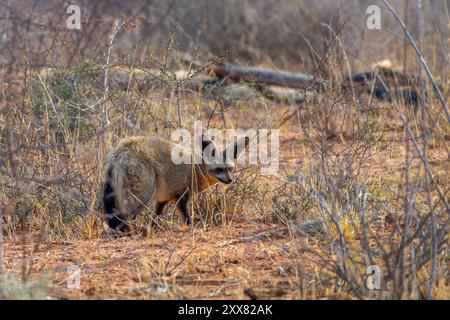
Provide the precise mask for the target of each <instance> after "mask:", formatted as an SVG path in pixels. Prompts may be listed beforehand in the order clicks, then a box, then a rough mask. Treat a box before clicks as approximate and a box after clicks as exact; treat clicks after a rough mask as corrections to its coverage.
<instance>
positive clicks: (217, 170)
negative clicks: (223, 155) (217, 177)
mask: <svg viewBox="0 0 450 320" xmlns="http://www.w3.org/2000/svg"><path fill="white" fill-rule="evenodd" d="M215 171H216V172H217V173H222V172H223V168H217V169H216V170H215Z"/></svg>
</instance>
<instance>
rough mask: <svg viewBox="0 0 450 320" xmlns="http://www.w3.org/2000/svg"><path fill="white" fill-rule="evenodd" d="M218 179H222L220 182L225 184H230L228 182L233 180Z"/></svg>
mask: <svg viewBox="0 0 450 320" xmlns="http://www.w3.org/2000/svg"><path fill="white" fill-rule="evenodd" d="M219 180H220V181H222V182H223V183H225V184H230V183H232V182H233V180H232V179H219Z"/></svg>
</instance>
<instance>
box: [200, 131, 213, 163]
mask: <svg viewBox="0 0 450 320" xmlns="http://www.w3.org/2000/svg"><path fill="white" fill-rule="evenodd" d="M202 153H203V156H204V157H211V158H214V157H215V156H216V146H215V145H214V142H212V141H211V140H210V139H209V138H208V137H206V136H202Z"/></svg>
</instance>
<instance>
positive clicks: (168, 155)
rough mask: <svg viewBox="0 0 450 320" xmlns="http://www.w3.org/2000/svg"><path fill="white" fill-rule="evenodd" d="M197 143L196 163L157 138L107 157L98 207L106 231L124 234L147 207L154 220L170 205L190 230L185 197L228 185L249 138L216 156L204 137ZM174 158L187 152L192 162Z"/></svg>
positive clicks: (122, 146)
mask: <svg viewBox="0 0 450 320" xmlns="http://www.w3.org/2000/svg"><path fill="white" fill-rule="evenodd" d="M201 139H202V140H201V152H200V154H201V155H200V159H198V158H199V157H195V156H194V155H193V152H192V151H191V150H188V149H186V148H184V147H183V146H181V145H179V144H176V143H174V142H172V141H170V140H166V139H164V138H161V137H157V136H154V137H143V136H142V137H130V138H125V139H124V140H122V141H120V142H119V144H118V146H117V147H116V148H115V149H114V150H112V152H111V153H110V154H109V156H108V159H107V163H106V170H105V182H104V189H103V206H104V211H105V216H106V221H107V223H108V225H109V227H110V228H111V229H113V230H115V231H121V232H127V231H129V226H128V224H127V221H130V220H132V219H134V218H135V217H136V215H137V214H138V213H139V212H140V211H141V210H142V209H144V208H145V207H146V206H147V204H148V203H149V202H150V201H152V204H153V212H154V213H155V214H156V215H160V214H161V213H162V212H163V210H164V207H165V205H166V204H167V203H168V202H170V201H171V202H173V203H175V204H176V207H177V209H178V210H179V211H180V212H181V213H182V214H183V217H184V221H185V222H186V224H187V225H190V224H191V217H190V214H189V210H188V201H189V198H190V196H191V195H192V194H196V193H199V192H202V191H204V190H205V189H207V188H209V187H211V186H212V185H214V184H216V183H217V182H222V183H225V184H229V183H231V182H232V181H233V178H232V172H233V169H234V166H235V163H236V160H237V157H238V155H239V154H240V153H241V152H242V151H243V150H245V148H247V146H248V144H249V138H248V137H244V138H240V139H237V140H236V141H234V143H233V144H232V145H231V146H229V147H228V148H227V149H225V150H222V151H219V150H216V148H215V145H214V143H213V142H212V141H211V140H209V139H208V138H206V137H205V136H202V137H201ZM199 145H200V144H199ZM176 152H181V153H184V154H186V152H188V153H189V155H192V159H193V160H192V161H188V162H189V164H188V163H181V164H176V163H175V162H174V161H172V154H173V153H176ZM220 152H221V154H220ZM217 155H219V156H217ZM218 159H219V160H218ZM198 160H200V161H198ZM191 163H192V164H191ZM153 221H154V220H153Z"/></svg>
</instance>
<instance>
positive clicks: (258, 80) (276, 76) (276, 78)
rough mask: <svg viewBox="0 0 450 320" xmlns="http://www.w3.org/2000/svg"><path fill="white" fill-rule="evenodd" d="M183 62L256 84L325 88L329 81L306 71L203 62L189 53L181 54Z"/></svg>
mask: <svg viewBox="0 0 450 320" xmlns="http://www.w3.org/2000/svg"><path fill="white" fill-rule="evenodd" d="M180 60H181V62H182V63H183V64H184V65H185V66H187V67H188V68H189V69H195V70H205V71H206V72H208V73H209V74H210V75H214V76H216V77H217V78H220V79H222V78H229V79H231V80H232V81H233V82H248V83H252V84H254V85H273V86H281V87H288V88H293V89H324V88H326V86H327V82H326V81H325V80H323V79H320V78H318V77H315V76H313V75H310V74H305V73H294V72H289V71H278V70H272V69H266V68H260V67H241V66H237V65H234V64H232V63H217V62H212V63H210V64H206V65H205V64H202V63H200V62H199V61H197V60H196V61H194V59H193V58H192V57H191V56H189V55H187V54H184V55H181V56H180Z"/></svg>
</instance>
